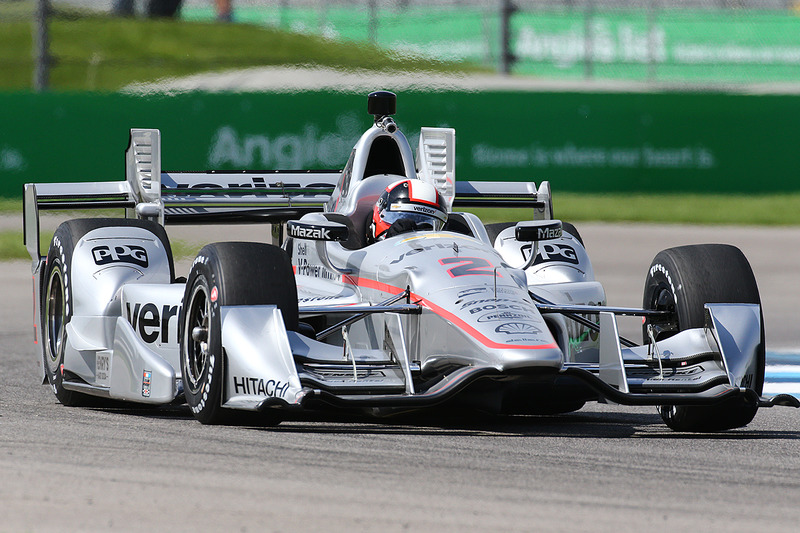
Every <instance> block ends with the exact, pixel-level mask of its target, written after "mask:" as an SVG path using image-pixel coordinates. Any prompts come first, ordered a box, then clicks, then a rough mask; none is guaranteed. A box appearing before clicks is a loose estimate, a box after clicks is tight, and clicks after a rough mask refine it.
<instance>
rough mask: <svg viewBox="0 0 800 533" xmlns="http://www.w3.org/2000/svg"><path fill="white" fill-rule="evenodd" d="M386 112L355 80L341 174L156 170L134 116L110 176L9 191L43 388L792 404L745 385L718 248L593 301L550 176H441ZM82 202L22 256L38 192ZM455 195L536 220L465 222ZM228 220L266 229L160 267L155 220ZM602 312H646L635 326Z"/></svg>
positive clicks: (663, 407) (740, 327)
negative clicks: (261, 237)
mask: <svg viewBox="0 0 800 533" xmlns="http://www.w3.org/2000/svg"><path fill="white" fill-rule="evenodd" d="M395 106H396V98H395V95H394V94H392V93H389V92H385V91H377V92H374V93H372V94H370V95H369V99H368V111H369V112H370V114H372V115H373V116H374V125H373V126H372V127H370V128H369V129H368V130H367V131H366V132H365V133H364V134H363V135H362V136H361V138H360V139H359V141H358V142H357V143H356V145H355V147H354V148H353V150H352V152H351V154H350V157H349V160H348V162H347V165H346V166H345V168H344V170H342V171H323V172H319V171H313V172H312V171H265V172H206V173H187V172H164V171H162V170H161V157H160V154H161V152H160V134H159V131H158V130H147V129H132V130H131V135H130V143H129V146H128V148H127V150H126V153H125V158H126V180H125V181H123V182H98V183H60V184H28V185H26V187H25V214H24V218H25V242H26V246H27V248H28V250H29V252H30V254H31V257H32V258H33V280H34V294H35V297H34V301H35V305H36V309H35V316H36V317H40V322H39V324H37V327H36V341H37V347H38V349H39V350H40V355H41V357H42V361H43V366H42V369H43V376H42V377H43V381H44V382H46V383H49V385H50V386H51V387H52V389H53V391H54V393H55V394H56V396H57V398H58V399H59V401H61V403H63V404H65V405H78V404H81V403H83V402H85V401H86V400H87V399H88V398H89V397H91V396H100V397H105V398H111V399H117V400H123V401H129V402H138V403H144V404H157V405H158V404H170V403H173V402H183V401H184V399H185V401H186V403H188V405H189V407H190V408H191V411H192V413H193V414H194V416H195V417H196V418H197V419H198V420H200V421H201V422H203V423H207V424H215V423H228V422H231V421H232V420H237V417H236V416H235V415H237V413H238V412H239V411H250V412H253V413H259V414H260V420H261V421H262V422H263V423H266V424H270V423H278V422H279V421H280V420H281V418H282V417H285V416H286V415H287V414H288V413H290V412H292V411H297V410H306V409H357V410H363V411H367V412H370V413H374V414H377V415H388V414H392V413H396V412H400V411H409V410H415V409H423V408H426V407H430V406H435V405H443V406H448V405H455V404H459V405H466V406H473V407H475V408H478V409H482V410H488V411H492V412H498V413H511V414H513V413H522V414H537V413H540V414H545V413H546V414H552V413H564V412H569V411H574V410H577V409H580V408H581V406H583V405H584V403H585V402H587V401H602V402H614V403H618V404H625V405H655V406H659V407H658V409H659V411H660V413H661V416H662V417H663V419H664V421H665V422H666V423H667V425H669V426H670V427H671V428H673V429H675V430H679V431H714V430H723V429H729V428H736V427H741V426H744V425H746V424H748V423H749V422H750V421H751V420H752V418H753V416H754V415H755V414H756V411H757V409H758V408H759V407H771V406H773V405H776V404H782V405H791V406H795V407H798V406H800V402H798V400H797V399H795V398H793V397H791V396H776V397H773V398H769V399H767V398H763V397H761V393H762V387H763V384H764V327H763V321H762V313H761V309H760V305H759V303H760V302H759V294H758V288H757V286H756V281H755V279H754V277H753V273H752V270H751V268H750V266H749V264H748V262H747V260H746V259H745V257H744V256H743V255H742V253H741V252H740V251H739V250H738V249H737V248H734V247H732V246H725V245H699V246H684V247H679V248H671V249H668V250H664V251H662V252H661V253H659V254H658V255H657V256H656V257H655V259H654V260H653V263H652V265H651V267H650V269H649V271H648V272H647V277H646V282H645V289H644V297H643V305H642V308H640V309H639V308H637V309H631V308H619V307H612V306H607V305H606V297H605V293H604V290H603V287H602V285H601V284H600V283H599V282H597V281H596V280H595V279H594V274H593V272H592V266H591V262H590V261H589V257H588V256H587V254H586V250H585V249H584V246H583V243H582V241H581V237H580V235H579V234H578V232H577V231H576V229H575V228H574V226H572V225H570V224H568V223H566V222H563V223H562V222H561V221H559V220H554V219H553V208H552V202H551V195H550V187H549V184H548V183H547V182H543V183H541V184H540V185H539V187H538V188H537V187H536V186H535V185H534V184H533V183H498V182H470V181H456V179H455V169H454V160H455V132H454V131H453V130H452V129H448V128H422V130H421V132H420V137H419V146H418V148H417V153H416V158H415V157H414V154H413V152H412V148H411V146H410V145H409V142H408V141H407V139H406V137H405V136H404V135H403V133H402V132H401V131H400V130H399V129H398V127H397V125H396V123H395V122H394V120H393V119H392V115H394V113H395ZM98 207H103V208H113V207H119V208H124V209H125V210H126V213H127V217H126V218H119V219H116V218H102V219H97V218H89V219H77V220H69V221H67V222H64V223H63V224H61V226H60V227H59V228H58V229H57V230H56V232H55V234H54V236H53V239H52V242H51V243H50V247H49V251H48V252H47V255H46V257H42V256H41V255H40V235H39V211H40V210H44V209H63V208H70V209H76V208H98ZM464 207H497V208H504V207H526V208H528V209H529V210H530V215H531V216H530V218H531V219H530V220H528V221H523V222H518V223H506V224H489V225H484V224H483V223H482V222H481V220H480V219H479V218H478V217H477V216H476V215H474V214H471V213H469V212H464V211H461V210H459V208H464ZM242 222H248V223H252V222H263V223H264V224H265V235H266V236H269V239H265V240H270V241H271V244H267V243H260V242H220V243H214V244H208V245H206V246H205V247H204V248H202V250H200V252H199V253H198V254H197V256H196V257H195V259H194V262H193V264H192V266H191V269H190V271H189V272H188V275H187V276H186V277H185V278H184V277H178V276H177V275H176V272H175V268H174V265H173V257H172V252H171V249H170V242H169V239H168V237H167V233H166V231H165V229H164V225H165V224H226V223H242ZM270 232H271V233H270ZM618 315H634V316H640V317H643V322H644V326H643V342H642V343H639V342H633V341H630V340H628V339H625V338H623V337H621V336H620V335H619V333H618V329H617V321H616V317H617V316H618Z"/></svg>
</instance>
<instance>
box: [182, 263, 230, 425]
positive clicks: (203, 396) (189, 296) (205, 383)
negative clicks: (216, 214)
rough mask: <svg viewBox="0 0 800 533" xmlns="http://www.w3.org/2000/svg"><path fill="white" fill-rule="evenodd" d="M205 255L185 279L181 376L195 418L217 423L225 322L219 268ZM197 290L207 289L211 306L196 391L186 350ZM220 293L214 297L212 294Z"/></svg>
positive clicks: (220, 394) (221, 383) (189, 338)
mask: <svg viewBox="0 0 800 533" xmlns="http://www.w3.org/2000/svg"><path fill="white" fill-rule="evenodd" d="M204 251H205V252H206V253H205V255H200V256H198V258H197V259H195V263H194V265H192V269H191V271H190V272H189V276H188V277H187V279H186V290H185V292H184V298H183V302H184V306H183V308H182V311H181V321H180V324H181V331H180V334H181V344H180V351H181V352H180V355H181V376H182V377H183V380H184V385H183V392H184V396H185V398H186V403H187V404H189V407H190V408H191V410H192V413H193V414H194V416H195V418H197V419H198V420H199V421H200V422H202V423H215V422H216V421H218V419H219V417H220V413H221V404H222V390H223V379H222V377H223V375H224V374H223V363H224V360H223V354H222V332H221V327H222V321H221V317H220V305H221V298H220V297H219V295H220V294H221V292H222V291H221V290H220V288H219V280H218V279H217V276H216V272H218V271H219V269H218V268H217V269H214V268H210V267H209V264H208V263H209V262H210V261H211V260H213V259H216V257H215V256H214V255H213V253H209V250H206V249H204ZM198 290H203V291H205V295H206V298H207V302H208V307H209V316H208V326H209V332H208V356H207V357H206V361H205V364H204V365H203V370H202V372H201V374H200V377H199V380H198V384H197V385H198V386H197V390H196V391H193V390H192V387H191V386H190V384H189V383H188V382H187V379H188V375H189V374H188V369H187V368H186V365H187V362H188V355H187V350H188V346H189V344H190V343H191V342H193V341H192V339H191V335H192V332H191V327H190V325H189V324H188V321H189V320H191V317H192V309H190V307H189V306H191V305H192V304H193V297H194V296H195V294H196V292H197V291H198ZM214 292H215V293H216V294H217V297H216V298H212V294H213V293H214Z"/></svg>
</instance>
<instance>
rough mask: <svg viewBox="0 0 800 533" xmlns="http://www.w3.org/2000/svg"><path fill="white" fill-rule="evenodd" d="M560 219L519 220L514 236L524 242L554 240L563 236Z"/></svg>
mask: <svg viewBox="0 0 800 533" xmlns="http://www.w3.org/2000/svg"><path fill="white" fill-rule="evenodd" d="M561 233H562V231H561V221H560V220H530V221H525V222H518V223H517V225H516V226H515V227H514V238H515V239H517V240H518V241H522V242H539V241H552V240H556V239H560V238H561Z"/></svg>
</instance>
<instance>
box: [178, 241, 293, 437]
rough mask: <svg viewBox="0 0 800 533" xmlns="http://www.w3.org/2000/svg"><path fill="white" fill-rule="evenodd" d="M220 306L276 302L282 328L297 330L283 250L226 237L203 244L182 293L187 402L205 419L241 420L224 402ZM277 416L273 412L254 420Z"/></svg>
mask: <svg viewBox="0 0 800 533" xmlns="http://www.w3.org/2000/svg"><path fill="white" fill-rule="evenodd" d="M223 305H226V306H228V305H276V306H277V307H278V308H279V309H280V310H281V313H282V315H283V320H284V324H285V326H286V329H287V330H296V329H297V326H298V307H297V286H296V285H295V280H294V273H293V271H292V265H291V262H290V260H289V257H288V255H287V254H286V252H284V251H283V250H281V249H280V248H278V247H277V246H271V245H268V244H261V243H248V242H224V243H215V244H209V245H207V246H205V247H204V248H203V249H202V250H200V252H199V253H198V255H197V258H196V259H195V262H194V265H193V266H192V270H191V272H190V273H189V276H188V278H187V281H186V290H185V292H184V297H183V312H182V318H181V337H180V351H181V376H182V379H183V391H184V396H185V397H186V402H187V403H188V404H189V407H190V408H191V410H192V414H193V415H194V417H195V418H196V419H197V420H199V421H200V422H201V423H203V424H234V423H240V422H242V421H244V420H243V417H244V418H246V415H247V413H240V412H236V411H232V410H230V409H225V408H223V407H222V403H223V400H224V381H225V364H224V363H225V360H224V356H225V354H224V351H223V347H222V346H223V344H222V322H221V316H220V307H221V306H223ZM279 421H280V420H279V418H278V417H277V415H276V414H275V413H274V412H273V411H270V412H269V413H261V414H260V415H259V420H258V422H259V423H262V424H263V423H266V424H276V423H278V422H279Z"/></svg>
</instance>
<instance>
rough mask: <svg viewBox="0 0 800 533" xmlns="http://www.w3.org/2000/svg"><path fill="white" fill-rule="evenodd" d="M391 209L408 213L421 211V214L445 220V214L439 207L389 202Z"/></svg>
mask: <svg viewBox="0 0 800 533" xmlns="http://www.w3.org/2000/svg"><path fill="white" fill-rule="evenodd" d="M390 210H391V211H405V212H408V213H422V214H423V215H430V216H432V217H435V218H437V219H439V220H441V221H442V222H444V221H445V220H447V215H445V214H444V213H443V212H442V211H440V210H439V209H433V208H431V207H426V206H424V205H418V204H399V203H398V204H391V206H390Z"/></svg>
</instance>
